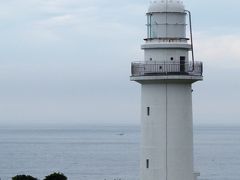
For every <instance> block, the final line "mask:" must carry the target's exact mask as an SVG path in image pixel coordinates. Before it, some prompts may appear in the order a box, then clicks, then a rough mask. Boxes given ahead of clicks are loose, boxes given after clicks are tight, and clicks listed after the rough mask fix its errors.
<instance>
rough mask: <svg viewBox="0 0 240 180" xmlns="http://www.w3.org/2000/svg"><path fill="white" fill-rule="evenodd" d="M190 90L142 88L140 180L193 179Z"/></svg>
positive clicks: (160, 86)
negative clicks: (148, 110)
mask: <svg viewBox="0 0 240 180" xmlns="http://www.w3.org/2000/svg"><path fill="white" fill-rule="evenodd" d="M191 90H192V88H191V84H190V83H189V84H181V83H155V84H142V114H141V121H142V142H141V176H140V177H141V180H193V179H194V177H193V149H192V148H193V132H192V92H191ZM147 107H149V108H150V112H149V113H150V114H149V115H148V114H147ZM147 159H149V167H148V168H147V167H146V160H147Z"/></svg>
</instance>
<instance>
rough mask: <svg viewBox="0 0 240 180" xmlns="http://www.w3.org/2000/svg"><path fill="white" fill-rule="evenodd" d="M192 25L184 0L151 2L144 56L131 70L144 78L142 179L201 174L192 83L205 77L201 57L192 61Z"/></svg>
mask: <svg viewBox="0 0 240 180" xmlns="http://www.w3.org/2000/svg"><path fill="white" fill-rule="evenodd" d="M187 20H188V21H189V23H188V24H189V26H187ZM187 29H189V33H186V31H187ZM191 29H192V28H191V14H190V12H189V11H187V10H185V8H184V5H183V3H182V2H181V1H179V0H160V1H157V2H153V3H151V5H150V7H149V10H148V12H147V38H146V39H145V44H144V45H142V47H141V48H142V49H143V50H144V61H143V62H133V63H132V75H131V80H132V81H136V82H138V83H140V84H141V124H142V128H141V130H142V139H141V165H140V166H141V167H140V169H141V174H140V177H141V180H194V179H195V178H196V175H197V173H194V170H193V123H192V119H193V118H192V83H194V82H196V81H200V80H202V79H203V77H202V63H201V62H196V61H194V55H193V44H192V32H191ZM186 34H189V36H190V37H189V38H188V37H187V35H186ZM189 54H190V55H191V56H190V57H191V58H189Z"/></svg>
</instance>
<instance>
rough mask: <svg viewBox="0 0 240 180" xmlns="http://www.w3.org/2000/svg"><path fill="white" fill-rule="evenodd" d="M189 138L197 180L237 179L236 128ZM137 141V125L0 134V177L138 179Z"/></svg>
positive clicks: (239, 142)
mask: <svg viewBox="0 0 240 180" xmlns="http://www.w3.org/2000/svg"><path fill="white" fill-rule="evenodd" d="M194 139H195V142H194V149H195V152H194V154H195V169H196V170H197V171H199V172H201V177H200V178H199V179H201V180H239V179H240V171H239V168H240V127H217V126H215V127H214V126H212V127H208V126H201V127H197V128H194ZM139 140H140V130H139V127H137V126H79V127H74V128H55V129H47V128H40V129H36V128H35V129H30V128H29V129H0V178H1V180H8V179H11V177H12V176H14V175H16V174H30V175H33V176H35V177H38V178H39V179H43V177H44V176H46V175H48V174H50V173H52V172H53V171H60V172H63V173H64V174H65V175H66V176H68V178H69V180H114V179H121V180H138V179H139V176H138V174H139Z"/></svg>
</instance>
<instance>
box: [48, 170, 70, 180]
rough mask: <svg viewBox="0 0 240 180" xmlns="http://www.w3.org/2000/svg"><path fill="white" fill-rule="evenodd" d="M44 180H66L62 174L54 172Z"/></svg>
mask: <svg viewBox="0 0 240 180" xmlns="http://www.w3.org/2000/svg"><path fill="white" fill-rule="evenodd" d="M44 180H67V177H66V176H65V175H64V174H62V173H59V172H57V173H56V172H55V173H52V174H50V175H48V176H46V177H45V179H44Z"/></svg>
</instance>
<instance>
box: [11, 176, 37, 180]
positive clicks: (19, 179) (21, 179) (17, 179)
mask: <svg viewBox="0 0 240 180" xmlns="http://www.w3.org/2000/svg"><path fill="white" fill-rule="evenodd" d="M12 180H37V178H35V177H32V176H29V175H17V176H14V177H12Z"/></svg>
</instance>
